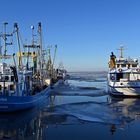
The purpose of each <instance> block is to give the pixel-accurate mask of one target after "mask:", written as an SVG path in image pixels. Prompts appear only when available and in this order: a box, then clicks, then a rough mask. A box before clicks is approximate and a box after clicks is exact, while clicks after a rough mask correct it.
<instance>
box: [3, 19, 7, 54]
mask: <svg viewBox="0 0 140 140" xmlns="http://www.w3.org/2000/svg"><path fill="white" fill-rule="evenodd" d="M6 25H8V23H7V22H4V56H6V52H7V50H6V40H7V39H6Z"/></svg>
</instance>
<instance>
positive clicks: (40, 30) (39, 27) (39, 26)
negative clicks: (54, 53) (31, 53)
mask: <svg viewBox="0 0 140 140" xmlns="http://www.w3.org/2000/svg"><path fill="white" fill-rule="evenodd" d="M38 34H39V45H40V47H39V65H40V67H39V69H40V70H39V71H40V78H41V83H42V67H43V66H42V28H41V22H39V23H38Z"/></svg>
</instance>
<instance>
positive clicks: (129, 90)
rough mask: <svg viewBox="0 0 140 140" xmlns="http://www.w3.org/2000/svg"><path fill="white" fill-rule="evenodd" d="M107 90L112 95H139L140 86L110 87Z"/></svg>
mask: <svg viewBox="0 0 140 140" xmlns="http://www.w3.org/2000/svg"><path fill="white" fill-rule="evenodd" d="M108 91H109V93H110V94H111V95H113V96H126V97H140V87H112V86H108Z"/></svg>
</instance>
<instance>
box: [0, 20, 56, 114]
mask: <svg viewBox="0 0 140 140" xmlns="http://www.w3.org/2000/svg"><path fill="white" fill-rule="evenodd" d="M7 24H8V23H6V22H5V23H4V33H1V35H0V37H1V38H2V39H3V46H2V47H1V54H0V61H1V62H0V112H13V111H19V110H24V109H29V108H32V107H34V106H37V105H39V104H40V103H42V101H43V100H45V99H47V97H48V96H49V91H50V90H51V88H50V86H51V77H50V75H49V74H48V70H47V62H48V61H49V60H48V61H47V60H45V56H44V53H43V45H42V28H41V23H38V35H37V36H38V40H39V43H38V44H37V43H36V44H35V41H34V37H35V35H34V26H32V27H31V29H32V44H31V45H29V44H24V45H23V48H21V45H20V38H19V28H18V25H17V23H15V24H14V30H13V31H12V33H11V34H7V33H6V26H7ZM14 34H15V35H16V37H17V46H18V51H17V53H16V54H15V53H12V51H13V50H14V49H11V48H10V49H9V48H8V45H12V44H13V43H11V42H10V43H8V42H7V41H8V37H11V36H13V35H14ZM9 53H10V54H9ZM51 68H52V67H51ZM52 69H54V68H52Z"/></svg>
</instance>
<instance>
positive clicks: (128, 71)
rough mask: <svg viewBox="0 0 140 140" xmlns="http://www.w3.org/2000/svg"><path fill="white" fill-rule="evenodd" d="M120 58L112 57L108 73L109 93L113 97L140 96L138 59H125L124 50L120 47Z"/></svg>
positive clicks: (112, 55)
mask: <svg viewBox="0 0 140 140" xmlns="http://www.w3.org/2000/svg"><path fill="white" fill-rule="evenodd" d="M119 50H120V57H119V58H116V56H115V55H114V54H113V52H112V53H111V55H110V61H109V72H108V91H109V93H110V94H111V95H115V96H126V97H138V96H140V68H139V63H138V59H132V58H128V59H125V58H124V57H123V50H124V48H123V47H122V46H121V47H120V49H119Z"/></svg>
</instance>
